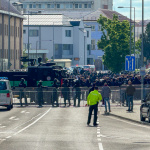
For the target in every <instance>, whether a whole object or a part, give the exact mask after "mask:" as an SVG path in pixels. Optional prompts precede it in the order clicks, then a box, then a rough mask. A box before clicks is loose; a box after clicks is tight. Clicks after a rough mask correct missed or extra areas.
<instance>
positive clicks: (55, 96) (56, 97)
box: [52, 78, 59, 107]
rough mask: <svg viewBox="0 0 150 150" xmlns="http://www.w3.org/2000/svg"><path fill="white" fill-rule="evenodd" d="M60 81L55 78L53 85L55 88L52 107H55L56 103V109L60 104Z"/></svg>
mask: <svg viewBox="0 0 150 150" xmlns="http://www.w3.org/2000/svg"><path fill="white" fill-rule="evenodd" d="M57 83H58V80H57V79H56V78H55V79H54V84H53V85H52V87H53V93H52V106H53V107H54V103H55V102H56V107H58V106H59V104H58V85H57Z"/></svg>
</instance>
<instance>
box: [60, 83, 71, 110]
mask: <svg viewBox="0 0 150 150" xmlns="http://www.w3.org/2000/svg"><path fill="white" fill-rule="evenodd" d="M61 92H62V95H63V98H64V104H65V107H66V100H68V102H69V106H70V105H71V103H70V89H69V87H68V80H65V81H64V84H63V88H62V90H61Z"/></svg>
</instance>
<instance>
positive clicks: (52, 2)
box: [12, 0, 113, 13]
mask: <svg viewBox="0 0 150 150" xmlns="http://www.w3.org/2000/svg"><path fill="white" fill-rule="evenodd" d="M12 1H13V2H14V1H15V2H17V1H19V2H20V3H22V4H23V5H22V8H23V12H24V13H28V11H49V10H50V11H52V10H53V11H56V10H57V11H59V10H61V11H62V10H75V11H78V10H81V11H85V10H86V11H87V10H97V9H98V8H102V9H109V10H112V8H113V0H80V1H79V0H71V1H70V0H12Z"/></svg>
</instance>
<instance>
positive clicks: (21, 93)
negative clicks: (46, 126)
mask: <svg viewBox="0 0 150 150" xmlns="http://www.w3.org/2000/svg"><path fill="white" fill-rule="evenodd" d="M24 82H25V79H24V78H21V80H20V83H19V87H23V88H24V89H22V88H20V106H21V107H22V98H25V105H26V106H28V103H27V97H26V94H25V88H26V84H25V83H24Z"/></svg>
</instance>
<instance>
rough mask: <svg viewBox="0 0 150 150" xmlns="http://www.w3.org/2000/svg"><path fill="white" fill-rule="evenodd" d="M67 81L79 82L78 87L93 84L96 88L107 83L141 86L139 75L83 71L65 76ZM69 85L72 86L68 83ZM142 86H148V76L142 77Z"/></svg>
mask: <svg viewBox="0 0 150 150" xmlns="http://www.w3.org/2000/svg"><path fill="white" fill-rule="evenodd" d="M67 78H68V80H72V79H74V80H75V81H76V80H78V81H79V82H80V86H82V87H83V86H87V87H90V86H92V84H93V83H95V84H96V86H103V85H104V83H105V82H107V84H108V86H120V85H122V84H128V81H129V80H130V81H132V84H141V76H140V74H139V73H135V72H134V73H122V74H121V73H120V74H114V73H111V72H108V73H101V72H88V71H84V70H83V69H82V70H81V71H80V73H78V74H77V73H75V71H73V73H71V74H67ZM70 84H73V83H71V82H70ZM144 84H150V75H149V74H146V76H145V77H144Z"/></svg>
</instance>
